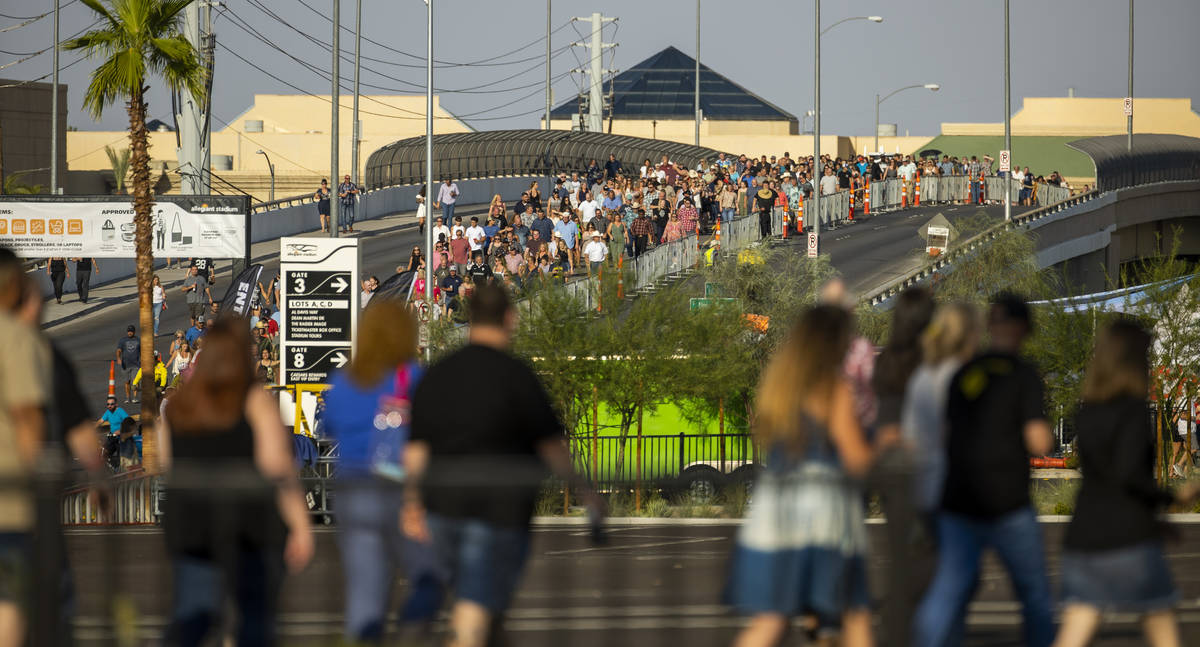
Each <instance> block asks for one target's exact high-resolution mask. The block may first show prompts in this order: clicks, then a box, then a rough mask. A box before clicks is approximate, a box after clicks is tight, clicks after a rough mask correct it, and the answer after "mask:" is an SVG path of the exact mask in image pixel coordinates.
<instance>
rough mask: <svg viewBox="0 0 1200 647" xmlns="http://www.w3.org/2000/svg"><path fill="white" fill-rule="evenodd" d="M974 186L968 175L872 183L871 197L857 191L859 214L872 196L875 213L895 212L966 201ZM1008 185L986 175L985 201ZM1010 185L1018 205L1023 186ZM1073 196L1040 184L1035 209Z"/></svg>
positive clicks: (1034, 193)
mask: <svg viewBox="0 0 1200 647" xmlns="http://www.w3.org/2000/svg"><path fill="white" fill-rule="evenodd" d="M972 184H976V185H977V184H978V181H971V180H970V178H968V177H966V176H965V175H953V176H937V175H923V176H921V177H919V178H914V179H913V180H911V181H909V182H905V181H904V180H902V179H900V178H893V179H890V180H882V181H879V182H872V183H871V185H870V190H869V194H868V191H867V190H866V189H863V190H860V191H857V192H856V195H855V211H856V212H862V210H863V206H864V202H865V200H866V199H867V198H868V195H869V199H870V210H871V212H876V211H892V210H894V209H900V208H903V207H906V206H907V207H911V206H913V205H914V204H922V205H928V204H948V203H958V202H963V201H965V200H967V199H969V198H970V197H971V189H972ZM1005 184H1006V180H1005V178H1002V177H995V176H991V177H986V176H985V177H984V178H983V185H982V191H983V194H982V198H983V199H984V200H986V201H1000V200H1002V199H1003V196H1004V192H1005ZM1008 184H1009V186H1008V196H1009V200H1010V201H1011V202H1013V203H1016V202H1017V201H1018V200H1019V198H1020V194H1021V189H1022V186H1021V183H1020V182H1017V181H1015V180H1013V181H1011V182H1010V183H1008ZM843 193H846V192H843ZM839 195H841V194H839ZM1069 197H1071V191H1070V189H1065V188H1063V187H1057V186H1053V185H1050V184H1045V183H1039V184H1035V185H1034V188H1033V191H1032V197H1031V199H1032V200H1033V205H1034V206H1038V207H1044V206H1047V205H1051V204H1055V203H1058V202H1062V201H1063V200H1066V199H1067V198H1069ZM822 211H824V209H822Z"/></svg>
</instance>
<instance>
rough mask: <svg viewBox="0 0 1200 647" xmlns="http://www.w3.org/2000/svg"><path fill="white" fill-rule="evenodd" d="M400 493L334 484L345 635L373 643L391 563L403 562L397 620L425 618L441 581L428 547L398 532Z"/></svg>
mask: <svg viewBox="0 0 1200 647" xmlns="http://www.w3.org/2000/svg"><path fill="white" fill-rule="evenodd" d="M402 501H403V492H402V490H401V489H400V487H398V486H396V485H390V484H388V485H384V484H379V483H375V482H369V481H361V482H345V481H343V482H339V484H338V498H337V515H338V524H337V527H338V548H340V549H341V554H342V568H343V572H344V575H345V579H346V608H345V622H346V639H347V640H349V641H351V642H354V643H355V644H358V643H378V642H380V641H381V640H382V639H383V633H384V622H385V617H386V615H387V610H388V602H389V600H390V599H391V592H392V583H393V582H395V581H396V578H395V571H396V567H398V566H403V568H404V573H405V576H406V577H407V581H408V590H409V598H408V601H407V603H406V604H405V606H404V610H403V612H402V613H401V620H402V621H409V622H428V621H432V620H433V619H434V616H436V615H437V612H438V610H439V609H440V608H441V603H442V596H443V589H444V584H443V582H444V580H445V578H444V577H443V576H442V574H441V571H439V570H438V569H437V566H436V558H435V555H434V549H433V546H432V545H429V544H421V543H419V542H416V541H413V540H411V539H408V538H407V537H405V536H404V535H403V533H401V532H400V525H399V519H400V509H401V506H402Z"/></svg>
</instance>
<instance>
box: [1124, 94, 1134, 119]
mask: <svg viewBox="0 0 1200 647" xmlns="http://www.w3.org/2000/svg"><path fill="white" fill-rule="evenodd" d="M1125 116H1126V117H1132V116H1133V97H1125Z"/></svg>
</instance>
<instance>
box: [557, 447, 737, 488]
mask: <svg viewBox="0 0 1200 647" xmlns="http://www.w3.org/2000/svg"><path fill="white" fill-rule="evenodd" d="M570 449H571V460H572V463H573V464H574V466H575V471H576V472H578V473H579V474H583V475H586V476H587V478H588V480H589V481H590V482H592V483H594V484H595V485H596V486H597V487H598V488H601V489H606V490H608V489H615V488H622V487H629V486H636V485H639V484H640V485H644V486H648V487H652V488H655V489H662V490H664V491H666V492H673V491H677V490H678V489H681V488H686V487H687V485H688V483H689V482H690V481H692V480H694V479H696V478H698V477H703V478H704V480H706V481H708V482H709V483H711V484H712V485H714V486H717V487H720V486H722V485H725V484H728V483H735V482H744V481H748V480H749V479H750V476H751V475H752V474H751V472H752V469H753V468H752V467H751V466H753V465H755V464H756V463H757V461H758V459H759V458H760V454H759V450H758V448H757V447H756V446H755V444H754V442H753V440H752V439H751V437H750V436H749V435H748V434H684V433H680V434H675V435H643V436H638V435H636V434H633V433H630V434H629V435H628V436H627V437H625V438H621V437H620V436H613V435H604V436H601V435H599V434H596V435H586V434H584V435H577V436H573V437H572V438H571V442H570Z"/></svg>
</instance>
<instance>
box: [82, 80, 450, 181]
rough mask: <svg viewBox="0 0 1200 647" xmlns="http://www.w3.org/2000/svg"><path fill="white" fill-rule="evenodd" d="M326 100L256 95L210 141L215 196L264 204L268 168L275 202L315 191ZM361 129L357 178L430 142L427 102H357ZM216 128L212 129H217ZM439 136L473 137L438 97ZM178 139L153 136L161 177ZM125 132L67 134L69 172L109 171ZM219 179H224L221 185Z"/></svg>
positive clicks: (345, 119)
mask: <svg viewBox="0 0 1200 647" xmlns="http://www.w3.org/2000/svg"><path fill="white" fill-rule="evenodd" d="M339 99H340V100H339V102H338V105H339V106H340V111H339V120H340V135H341V137H340V139H341V145H340V146H339V149H340V150H339V159H340V162H339V168H340V169H341V171H342V172H343V173H349V172H350V168H351V159H350V154H351V133H352V132H353V130H352V128H351V117H352V114H353V97H352V96H347V95H341V96H340V98H339ZM330 112H331V111H330V99H329V95H324V96H308V95H278V94H259V95H255V96H254V103H253V105H251V106H250V108H249V109H247V110H246V111H245V112H243V113H242V114H240V115H238V116H237V117H235V118H234V119H233V120H231V121H230V122H229V124H228V125H226V126H225V127H224V128H222V129H220V130H214V131H213V133H212V169H213V173H214V175H215V176H217V177H215V178H214V180H213V185H214V190H221V191H222V192H225V193H229V192H232V189H230V188H229V187H228V186H225V185H224V184H223V183H222V182H221V180H224V181H227V182H228V183H229V184H232V185H234V186H236V187H238V188H239V189H241V190H243V191H246V192H248V193H250V194H251V195H253V196H254V197H255V198H256V199H259V200H266V199H267V192H268V190H269V186H270V173H269V171H268V168H267V160H266V157H265V156H264V155H260V154H258V153H257V151H259V150H262V151H264V152H265V153H266V154H267V155H269V156H270V158H271V163H272V164H274V165H275V176H276V177H275V181H276V187H275V195H276V197H277V198H282V197H287V196H292V195H297V194H299V193H304V192H307V191H309V190H314V189H315V188H316V185H317V183H318V182H319V181H320V179H321V178H323V177H328V176H329V137H330V133H329V126H330ZM359 121H360V122H361V124H362V126H361V137H362V139H361V140H360V148H359V151H360V152H359V172H360V173H361V172H362V168H363V167H364V166H365V165H366V161H367V156H369V155H370V154H371V153H372V152H373V151H374V150H375V149H377V148H380V147H382V146H384V145H386V144H390V143H392V142H394V141H396V140H398V139H405V138H407V137H414V136H417V135H424V134H425V97H424V95H360V97H359ZM215 125H216V124H215V123H214V126H215ZM433 127H434V132H435V133H438V134H442V133H460V132H468V131H470V130H471V129H470V128H469V127H468V126H467V125H466V124H464V123H463V122H461V121H459V120H458V119H457V118H456V117H455V116H454V115H452V114H450V113H449V112H447V111H446V110H444V109H442V108H441V106H440V105H439V101H438V97H437V96H436V95H435V96H434V122H433ZM175 137H176V133H174V132H173V131H170V130H163V131H157V132H151V133H150V156H151V158H152V160H153V163H152V168H153V170H154V175H155V176H156V177H157V175H158V173H159V171H160V170H161V169H162V168H163V165H165V166H166V168H167V169H168V170H171V169H174V168H175V167H177V166H178V163H177V161H176V159H177V158H176V139H175ZM128 141H129V140H128V134H127V133H125V132H124V131H117V132H99V131H74V132H69V133H67V160H68V164H69V168H70V169H71V170H72V171H83V170H90V171H104V170H109V169H110V168H111V165H110V164H109V161H108V156H107V155H106V154H105V152H104V147H105V146H113V147H114V148H124V147H126V146H128V145H129V144H128ZM168 177H169V178H171V181H172V185H173V186H172V188H173V190H172V192H175V191H178V179H179V176H178V175H177V174H172V173H169V174H168ZM218 178H219V179H218Z"/></svg>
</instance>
